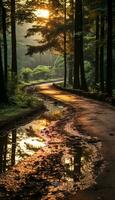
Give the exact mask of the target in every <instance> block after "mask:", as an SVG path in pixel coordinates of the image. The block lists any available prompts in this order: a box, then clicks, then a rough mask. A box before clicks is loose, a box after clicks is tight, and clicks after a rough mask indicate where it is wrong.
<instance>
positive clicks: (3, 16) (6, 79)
mask: <svg viewBox="0 0 115 200" xmlns="http://www.w3.org/2000/svg"><path fill="white" fill-rule="evenodd" d="M1 6H2V29H3V45H4V79H5V86H6V89H7V81H8V60H7V36H6V9H5V8H4V6H3V3H2V2H1Z"/></svg>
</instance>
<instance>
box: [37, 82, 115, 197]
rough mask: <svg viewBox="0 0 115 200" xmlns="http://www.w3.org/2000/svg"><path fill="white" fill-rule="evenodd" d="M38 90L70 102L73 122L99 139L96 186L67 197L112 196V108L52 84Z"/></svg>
mask: <svg viewBox="0 0 115 200" xmlns="http://www.w3.org/2000/svg"><path fill="white" fill-rule="evenodd" d="M37 90H38V92H40V93H42V94H44V95H47V96H50V97H52V98H54V99H56V100H59V101H62V102H64V103H67V104H68V105H71V106H72V107H73V108H74V109H76V125H77V126H78V127H80V128H81V129H82V130H84V131H85V132H86V133H88V134H89V135H91V136H97V137H98V138H100V140H101V141H102V145H103V148H102V151H103V156H104V161H105V166H106V167H105V169H104V171H103V173H102V174H101V176H99V178H98V179H97V183H98V184H97V186H96V187H94V188H90V189H89V190H84V191H82V192H79V194H78V196H79V197H76V196H73V197H71V198H70V199H81V200H96V199H98V200H109V199H111V200H115V108H114V107H112V106H109V105H107V104H106V103H100V102H97V101H94V100H89V99H86V98H83V97H79V96H76V95H72V94H70V93H67V92H64V91H60V90H58V89H56V88H53V87H52V86H51V85H47V84H44V85H41V86H39V87H37Z"/></svg>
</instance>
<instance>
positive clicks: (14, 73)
mask: <svg viewBox="0 0 115 200" xmlns="http://www.w3.org/2000/svg"><path fill="white" fill-rule="evenodd" d="M11 41H12V80H13V81H15V83H16V82H17V50H16V16H15V0H11Z"/></svg>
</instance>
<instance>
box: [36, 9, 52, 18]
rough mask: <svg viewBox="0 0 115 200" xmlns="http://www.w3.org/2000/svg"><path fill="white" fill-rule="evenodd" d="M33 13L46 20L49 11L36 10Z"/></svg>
mask: <svg viewBox="0 0 115 200" xmlns="http://www.w3.org/2000/svg"><path fill="white" fill-rule="evenodd" d="M34 13H35V15H36V16H37V17H42V18H48V17H49V11H48V10H46V9H38V10H36V11H35V12H34Z"/></svg>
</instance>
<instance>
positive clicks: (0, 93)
mask: <svg viewBox="0 0 115 200" xmlns="http://www.w3.org/2000/svg"><path fill="white" fill-rule="evenodd" d="M6 101H7V96H6V90H5V84H4V72H3V63H2V50H1V40H0V103H5V102H6Z"/></svg>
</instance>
